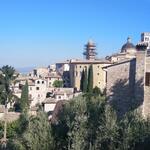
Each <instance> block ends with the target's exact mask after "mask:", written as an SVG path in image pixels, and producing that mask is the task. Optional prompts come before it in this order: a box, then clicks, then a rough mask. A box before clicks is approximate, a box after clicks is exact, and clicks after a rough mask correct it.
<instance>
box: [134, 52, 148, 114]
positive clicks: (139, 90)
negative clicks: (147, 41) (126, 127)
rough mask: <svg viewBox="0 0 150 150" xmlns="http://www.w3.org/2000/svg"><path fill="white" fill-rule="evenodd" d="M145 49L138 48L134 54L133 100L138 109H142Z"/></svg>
mask: <svg viewBox="0 0 150 150" xmlns="http://www.w3.org/2000/svg"><path fill="white" fill-rule="evenodd" d="M145 56H146V54H145V51H142V50H139V51H137V54H136V76H135V80H136V84H135V102H136V105H137V107H139V111H140V112H141V111H142V109H143V101H144V76H145Z"/></svg>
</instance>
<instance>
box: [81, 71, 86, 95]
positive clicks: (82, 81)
mask: <svg viewBox="0 0 150 150" xmlns="http://www.w3.org/2000/svg"><path fill="white" fill-rule="evenodd" d="M80 90H81V91H82V92H84V93H86V92H87V69H85V70H83V71H82V76H81V80H80Z"/></svg>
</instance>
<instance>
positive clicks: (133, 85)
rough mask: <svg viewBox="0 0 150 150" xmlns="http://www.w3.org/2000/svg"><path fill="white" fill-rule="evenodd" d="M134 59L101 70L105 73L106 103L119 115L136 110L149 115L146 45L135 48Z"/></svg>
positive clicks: (149, 59) (149, 65)
mask: <svg viewBox="0 0 150 150" xmlns="http://www.w3.org/2000/svg"><path fill="white" fill-rule="evenodd" d="M136 50H137V51H136V57H135V58H132V59H128V60H125V61H122V62H119V63H116V64H113V65H110V66H107V67H104V68H103V69H104V70H105V71H106V81H107V82H106V93H107V97H108V101H109V103H110V104H111V105H113V107H114V108H115V109H116V111H117V113H118V114H119V115H124V114H125V113H126V112H128V111H130V110H135V109H138V110H139V111H140V112H141V113H142V114H143V116H148V115H150V109H149V108H150V56H149V55H148V54H147V52H148V50H147V44H146V43H139V44H137V46H136Z"/></svg>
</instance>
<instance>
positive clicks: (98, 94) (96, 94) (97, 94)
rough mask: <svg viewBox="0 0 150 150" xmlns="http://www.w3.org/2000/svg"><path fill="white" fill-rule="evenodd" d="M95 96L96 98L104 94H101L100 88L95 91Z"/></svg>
mask: <svg viewBox="0 0 150 150" xmlns="http://www.w3.org/2000/svg"><path fill="white" fill-rule="evenodd" d="M93 94H94V95H95V96H100V95H101V94H102V93H101V90H100V88H98V87H97V86H96V87H95V88H94V89H93Z"/></svg>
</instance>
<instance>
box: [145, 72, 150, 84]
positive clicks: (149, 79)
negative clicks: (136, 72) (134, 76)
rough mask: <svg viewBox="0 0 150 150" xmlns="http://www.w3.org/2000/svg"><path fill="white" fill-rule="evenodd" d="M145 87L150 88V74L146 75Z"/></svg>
mask: <svg viewBox="0 0 150 150" xmlns="http://www.w3.org/2000/svg"><path fill="white" fill-rule="evenodd" d="M145 86H150V72H146V74H145Z"/></svg>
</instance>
